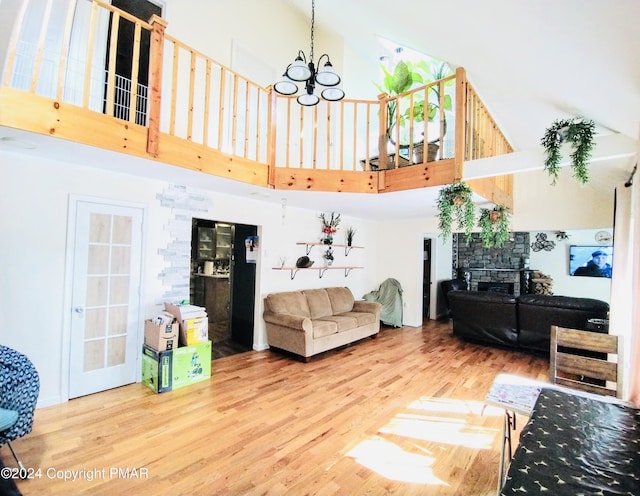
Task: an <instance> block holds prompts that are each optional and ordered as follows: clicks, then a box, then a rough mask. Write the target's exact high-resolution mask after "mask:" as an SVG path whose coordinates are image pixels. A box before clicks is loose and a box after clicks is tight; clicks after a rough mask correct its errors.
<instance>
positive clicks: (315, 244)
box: [296, 241, 364, 257]
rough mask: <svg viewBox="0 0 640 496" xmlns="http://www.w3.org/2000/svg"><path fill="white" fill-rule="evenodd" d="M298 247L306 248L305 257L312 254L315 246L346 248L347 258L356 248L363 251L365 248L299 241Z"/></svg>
mask: <svg viewBox="0 0 640 496" xmlns="http://www.w3.org/2000/svg"><path fill="white" fill-rule="evenodd" d="M296 244H297V245H303V246H304V247H305V251H306V253H305V255H307V256H309V253H311V250H312V248H313V247H314V246H324V247H327V248H330V247H331V248H344V256H345V257H347V256H349V252H350V251H351V250H352V249H354V248H359V249H363V248H364V246H354V245H337V244H335V243H334V244H330V245H327V244H325V243H321V242H316V243H307V242H305V241H298V242H297V243H296Z"/></svg>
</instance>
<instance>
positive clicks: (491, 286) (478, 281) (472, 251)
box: [452, 232, 532, 296]
mask: <svg viewBox="0 0 640 496" xmlns="http://www.w3.org/2000/svg"><path fill="white" fill-rule="evenodd" d="M529 254H530V243H529V233H528V232H514V233H512V235H511V239H510V240H509V241H507V242H506V243H505V245H504V246H503V247H502V248H484V247H483V246H482V240H481V239H480V235H479V233H473V234H472V235H471V238H470V239H469V241H467V239H466V236H465V235H464V234H454V235H453V267H452V269H453V277H460V278H465V279H467V281H468V282H469V289H471V290H472V291H497V292H501V293H506V294H513V295H516V296H517V295H519V294H523V293H527V292H530V290H531V288H530V282H529V281H530V278H531V272H532V271H531V270H530V269H529Z"/></svg>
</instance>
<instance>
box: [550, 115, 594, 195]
mask: <svg viewBox="0 0 640 496" xmlns="http://www.w3.org/2000/svg"><path fill="white" fill-rule="evenodd" d="M595 127H596V125H595V123H594V122H593V121H592V120H586V119H584V118H582V117H577V118H574V119H557V120H555V121H553V124H552V125H551V126H550V127H548V128H547V130H546V131H545V133H544V136H543V137H542V140H541V143H542V146H543V147H544V151H545V161H544V169H545V170H546V171H547V172H548V173H549V175H550V176H551V179H552V184H556V181H557V180H558V173H559V172H560V159H561V158H562V156H561V154H560V147H561V146H562V144H563V143H565V142H567V143H571V146H572V148H573V153H571V162H572V163H571V167H572V168H573V176H574V177H575V178H576V179H577V180H578V181H579V182H580V184H587V183H588V182H589V171H588V169H587V164H588V163H589V159H590V158H591V151H592V150H593V146H594V143H593V139H594V134H595Z"/></svg>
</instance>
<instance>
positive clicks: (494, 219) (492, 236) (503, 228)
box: [478, 205, 511, 248]
mask: <svg viewBox="0 0 640 496" xmlns="http://www.w3.org/2000/svg"><path fill="white" fill-rule="evenodd" d="M478 227H479V228H480V239H481V240H482V246H483V247H485V248H493V247H498V248H502V247H503V246H504V245H505V243H506V242H507V241H508V240H509V233H510V231H511V229H510V226H509V210H508V209H507V207H505V206H504V205H496V206H495V207H494V208H493V209H488V208H481V209H480V217H479V218H478Z"/></svg>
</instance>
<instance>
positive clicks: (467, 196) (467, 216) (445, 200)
mask: <svg viewBox="0 0 640 496" xmlns="http://www.w3.org/2000/svg"><path fill="white" fill-rule="evenodd" d="M436 206H437V209H438V229H439V230H440V237H441V238H442V239H443V240H444V239H447V238H448V237H449V236H451V230H452V227H453V221H454V220H455V221H456V223H457V226H458V228H459V229H462V230H463V231H464V233H465V236H466V237H467V239H469V238H470V237H471V232H472V231H473V228H474V227H475V222H476V220H475V219H476V211H475V205H474V204H473V191H472V190H471V188H470V187H469V186H468V185H467V184H466V183H465V182H463V181H460V182H456V183H453V184H450V185H448V186H445V187H443V188H442V189H440V191H439V193H438V200H437V203H436Z"/></svg>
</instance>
